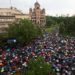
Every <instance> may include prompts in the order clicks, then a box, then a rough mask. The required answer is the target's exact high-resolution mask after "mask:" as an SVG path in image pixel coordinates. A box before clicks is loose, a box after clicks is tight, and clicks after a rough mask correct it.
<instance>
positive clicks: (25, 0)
mask: <svg viewBox="0 0 75 75" xmlns="http://www.w3.org/2000/svg"><path fill="white" fill-rule="evenodd" d="M37 1H38V2H39V4H40V5H41V8H45V10H46V15H50V16H58V15H68V14H69V15H75V0H37ZM35 2H36V0H11V2H10V0H0V8H8V7H10V6H11V5H12V6H13V7H16V8H17V9H19V10H21V11H23V12H24V13H28V12H29V8H33V7H34V3H35Z"/></svg>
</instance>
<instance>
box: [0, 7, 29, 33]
mask: <svg viewBox="0 0 75 75" xmlns="http://www.w3.org/2000/svg"><path fill="white" fill-rule="evenodd" d="M19 19H29V15H28V14H23V13H22V12H21V11H19V10H18V9H16V8H14V7H11V8H0V33H3V32H5V29H6V28H7V27H8V25H9V24H11V23H13V22H14V21H17V20H19Z"/></svg>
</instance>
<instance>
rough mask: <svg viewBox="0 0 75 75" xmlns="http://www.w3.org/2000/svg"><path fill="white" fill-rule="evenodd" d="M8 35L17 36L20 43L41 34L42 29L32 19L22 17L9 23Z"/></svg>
mask: <svg viewBox="0 0 75 75" xmlns="http://www.w3.org/2000/svg"><path fill="white" fill-rule="evenodd" d="M7 32H8V37H10V38H16V39H17V41H18V42H20V43H28V42H30V41H32V40H33V39H34V38H36V37H38V36H40V35H41V29H40V28H39V27H38V26H37V25H34V24H33V23H32V22H31V21H30V20H26V19H21V20H19V21H18V22H15V23H13V24H11V25H9V28H8V30H7Z"/></svg>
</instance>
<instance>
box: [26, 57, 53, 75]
mask: <svg viewBox="0 0 75 75" xmlns="http://www.w3.org/2000/svg"><path fill="white" fill-rule="evenodd" d="M27 75H53V70H52V69H51V65H50V64H49V63H47V62H45V61H44V58H43V57H37V58H32V59H30V61H29V63H28V72H27Z"/></svg>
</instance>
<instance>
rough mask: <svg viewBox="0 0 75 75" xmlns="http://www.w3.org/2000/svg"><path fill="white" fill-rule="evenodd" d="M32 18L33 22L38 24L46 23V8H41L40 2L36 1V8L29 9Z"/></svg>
mask: <svg viewBox="0 0 75 75" xmlns="http://www.w3.org/2000/svg"><path fill="white" fill-rule="evenodd" d="M29 16H30V19H31V20H32V21H33V23H35V24H37V25H38V26H40V27H42V26H45V24H46V17H45V9H41V8H40V4H39V3H38V2H36V3H35V4H34V8H33V9H32V8H30V10H29Z"/></svg>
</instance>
